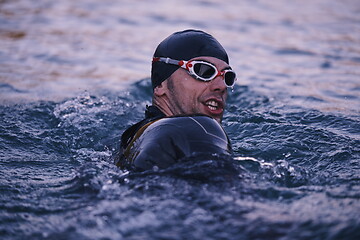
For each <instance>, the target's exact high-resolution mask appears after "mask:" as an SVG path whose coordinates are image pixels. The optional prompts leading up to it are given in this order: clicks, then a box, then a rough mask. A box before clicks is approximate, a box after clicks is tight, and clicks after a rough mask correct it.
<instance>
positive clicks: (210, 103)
mask: <svg viewBox="0 0 360 240" xmlns="http://www.w3.org/2000/svg"><path fill="white" fill-rule="evenodd" d="M206 105H207V106H208V107H209V108H210V109H211V110H216V109H217V107H218V106H219V104H218V103H217V102H215V101H214V100H210V101H208V102H206Z"/></svg>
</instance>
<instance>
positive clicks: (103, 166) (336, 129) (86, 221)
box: [0, 0, 360, 239]
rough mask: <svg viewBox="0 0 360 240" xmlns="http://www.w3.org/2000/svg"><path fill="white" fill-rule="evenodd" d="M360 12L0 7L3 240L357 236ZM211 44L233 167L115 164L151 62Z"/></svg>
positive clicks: (217, 6)
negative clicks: (230, 73)
mask: <svg viewBox="0 0 360 240" xmlns="http://www.w3.org/2000/svg"><path fill="white" fill-rule="evenodd" d="M359 12H360V3H359V2H358V1H356V0H346V1H335V0H330V1H329V0H316V1H300V0H299V1H291V3H289V2H288V1H285V0H284V1H283V0H276V1H271V3H270V1H260V0H259V1H235V0H230V1H226V3H224V1H217V0H212V1H210V0H208V1H188V0H185V1H182V2H181V4H180V3H179V2H178V1H176V2H175V1H164V0H157V1H124V0H123V1H110V0H107V1H83V0H79V1H68V0H64V1H46V0H42V1H30V0H29V1H25V0H18V1H1V2H0V46H1V48H0V119H1V122H0V138H1V141H0V149H1V154H0V159H1V160H0V164H1V167H0V171H1V174H0V176H1V177H0V189H1V195H0V237H1V239H359V237H360V220H359V219H360V214H359V213H360V202H359V199H360V185H359V182H360V178H359V176H360V171H359V165H360V164H359V160H360V147H359V146H360V144H359V143H360V117H359V112H360V111H359V109H360V82H359V78H360V67H359V66H360V44H359V43H360V27H359V26H360V24H359V23H360V14H359ZM185 28H200V29H203V30H205V31H208V32H210V33H212V34H213V35H214V36H215V37H216V38H217V39H218V40H219V41H220V42H221V43H223V45H224V46H225V48H226V49H227V50H228V52H229V55H230V60H231V65H232V66H233V68H234V69H235V70H236V71H237V72H238V75H239V82H238V84H237V85H236V86H235V88H234V90H233V91H232V92H231V93H230V96H229V103H228V106H227V112H226V114H225V118H224V123H223V125H224V128H225V130H226V131H227V132H228V134H229V137H230V139H231V141H232V143H233V148H234V152H235V156H234V159H226V158H222V157H219V156H218V157H216V156H214V157H210V158H203V159H189V160H188V162H186V163H184V164H179V165H177V166H174V167H172V168H170V169H166V170H161V171H159V170H154V171H150V172H147V173H138V174H132V173H127V172H122V171H121V170H119V169H117V168H116V167H115V166H114V165H113V163H112V155H113V154H114V152H115V151H116V148H117V145H118V142H119V138H120V134H121V133H122V132H123V131H124V130H125V129H126V128H127V127H128V126H130V125H131V124H133V123H134V122H136V121H137V120H140V119H141V118H142V117H143V110H144V108H145V106H146V104H149V103H150V99H151V91H150V82H149V71H150V60H149V59H151V56H152V53H153V51H154V49H155V47H156V45H157V44H158V42H160V41H161V40H162V39H163V38H165V37H166V36H168V35H169V34H170V33H172V32H174V31H178V30H182V29H185Z"/></svg>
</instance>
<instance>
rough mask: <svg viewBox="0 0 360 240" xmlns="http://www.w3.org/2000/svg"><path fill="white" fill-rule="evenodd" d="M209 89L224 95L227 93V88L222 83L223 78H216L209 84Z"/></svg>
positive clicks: (223, 82)
mask: <svg viewBox="0 0 360 240" xmlns="http://www.w3.org/2000/svg"><path fill="white" fill-rule="evenodd" d="M210 83H211V85H210V88H211V90H212V91H215V92H221V93H224V92H226V91H227V86H226V84H225V81H224V76H221V75H220V76H217V77H216V78H214V79H213V80H212V81H211V82H210Z"/></svg>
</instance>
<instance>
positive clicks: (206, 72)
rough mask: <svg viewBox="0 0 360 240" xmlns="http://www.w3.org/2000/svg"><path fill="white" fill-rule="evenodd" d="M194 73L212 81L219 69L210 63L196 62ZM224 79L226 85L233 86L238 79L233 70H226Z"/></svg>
mask: <svg viewBox="0 0 360 240" xmlns="http://www.w3.org/2000/svg"><path fill="white" fill-rule="evenodd" d="M193 70H194V73H195V74H196V75H197V77H199V78H200V79H201V80H203V81H211V80H212V79H213V78H214V77H215V76H216V74H217V69H216V68H215V67H214V66H213V65H210V64H207V63H203V62H195V63H194V66H193ZM224 81H225V84H226V86H228V87H232V86H233V85H234V83H235V81H236V74H235V72H233V71H232V70H225V71H224Z"/></svg>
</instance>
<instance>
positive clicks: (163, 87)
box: [154, 81, 167, 97]
mask: <svg viewBox="0 0 360 240" xmlns="http://www.w3.org/2000/svg"><path fill="white" fill-rule="evenodd" d="M165 82H166V81H164V82H162V83H160V84H159V85H158V86H157V87H156V88H155V89H154V94H155V95H156V96H158V97H160V96H163V95H165V94H166V90H167V86H166V83H165Z"/></svg>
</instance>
